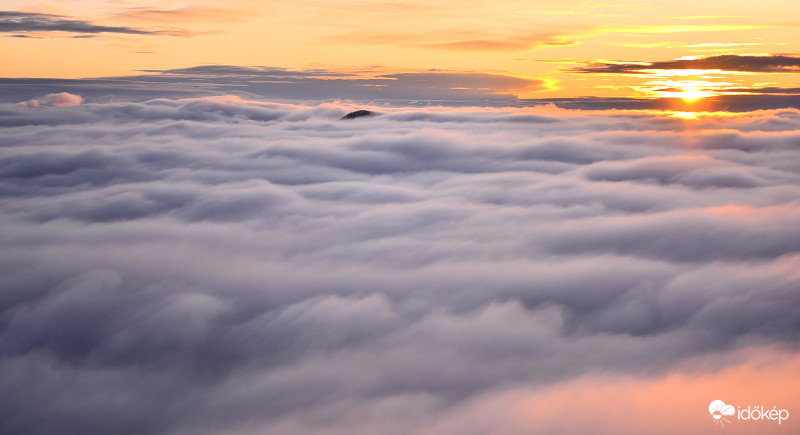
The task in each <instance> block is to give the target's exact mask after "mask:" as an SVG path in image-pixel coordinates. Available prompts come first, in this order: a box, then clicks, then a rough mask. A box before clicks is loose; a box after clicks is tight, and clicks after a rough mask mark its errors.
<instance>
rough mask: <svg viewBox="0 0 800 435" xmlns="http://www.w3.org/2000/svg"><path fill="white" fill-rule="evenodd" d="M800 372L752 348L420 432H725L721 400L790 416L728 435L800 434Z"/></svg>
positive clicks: (544, 391) (566, 390) (780, 357)
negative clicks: (713, 411)
mask: <svg viewBox="0 0 800 435" xmlns="http://www.w3.org/2000/svg"><path fill="white" fill-rule="evenodd" d="M730 363H733V364H732V365H730V366H728V364H730ZM723 367H724V368H723ZM798 373H800V355H798V354H796V353H788V352H786V351H782V350H779V349H775V348H749V349H744V350H741V351H739V352H737V353H734V354H729V355H726V356H714V357H705V358H699V359H697V360H695V361H693V362H692V363H690V365H689V366H687V367H684V368H683V369H682V370H680V371H676V372H674V373H672V374H670V375H667V376H665V377H660V378H651V379H641V378H635V377H626V376H612V375H591V376H586V377H584V378H581V379H577V380H573V381H568V382H565V383H561V384H557V385H553V386H548V387H543V388H532V389H531V388H518V389H513V390H508V391H504V392H495V393H489V394H485V395H482V396H479V397H477V398H475V399H473V400H472V401H470V402H469V403H467V404H465V405H463V406H460V407H458V408H457V409H454V410H453V411H451V412H450V413H449V414H448V415H447V416H445V417H444V418H441V419H439V420H438V421H437V422H435V423H434V424H432V425H431V426H430V427H429V428H426V430H423V431H420V432H418V433H424V434H431V435H432V434H455V433H465V432H466V431H468V430H471V431H472V432H473V433H503V434H508V435H517V434H519V435H522V434H531V433H558V434H576V435H577V434H588V433H591V434H609V435H611V434H633V433H647V434H653V435H659V434H663V435H672V434H675V433H712V432H713V431H714V430H715V429H720V428H718V427H716V426H715V424H714V420H713V419H712V417H711V415H710V414H709V412H708V405H709V403H710V402H711V401H712V400H717V399H719V400H723V401H724V402H725V403H727V404H731V405H733V406H734V408H737V407H747V406H756V405H757V406H762V405H763V406H764V407H765V408H767V407H768V408H770V409H771V408H772V407H773V406H776V407H777V408H778V409H787V410H788V411H789V413H790V417H789V419H788V420H786V421H783V422H782V423H781V424H780V425H778V424H777V423H776V422H774V421H741V420H738V419H737V418H736V416H734V417H733V419H732V421H731V422H730V423H729V424H726V426H725V429H724V430H725V434H726V435H740V434H754V433H773V434H795V433H798V430H800V390H799V389H797V388H793V385H794V384H796V381H797V374H798ZM728 418H729V419H731V417H728Z"/></svg>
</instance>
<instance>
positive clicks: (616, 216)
mask: <svg viewBox="0 0 800 435" xmlns="http://www.w3.org/2000/svg"><path fill="white" fill-rule="evenodd" d="M416 79H426V78H425V77H422V78H420V77H417V78H416ZM397 80H399V81H402V80H403V77H398V78H397ZM356 108H366V109H370V110H373V111H376V112H379V113H380V114H379V115H377V116H373V117H364V118H358V119H353V120H346V121H341V120H340V119H341V118H342V116H343V115H345V114H346V113H348V112H349V111H352V110H355V109H356ZM696 118H697V119H691V120H686V119H681V118H676V117H674V114H673V113H668V112H667V113H661V112H645V111H627V112H626V111H614V112H578V111H569V110H562V109H557V108H555V107H552V106H551V107H541V108H534V109H510V108H505V109H490V108H483V109H477V108H461V109H458V108H445V107H432V108H425V109H408V108H392V107H369V106H349V105H342V104H320V105H293V104H278V103H265V102H254V101H246V100H243V99H241V98H237V97H216V98H202V99H186V100H170V99H155V100H150V101H146V102H114V103H102V104H100V103H91V102H90V103H84V104H80V105H75V106H64V107H58V106H56V107H28V106H26V105H24V104H3V105H0V129H1V130H2V131H0V142H2V147H0V194H1V195H2V197H3V200H2V201H0V224H2V227H3V229H4V231H3V235H2V239H3V244H4V246H5V247H6V249H4V250H3V251H2V254H0V268H1V269H2V271H3V273H2V274H0V288H2V289H3V291H2V294H1V295H2V298H0V325H2V329H0V392H2V397H5V398H10V397H13V400H12V399H9V400H5V401H4V405H3V406H2V407H0V432H3V433H26V434H31V435H36V434H47V433H54V432H63V433H115V434H128V433H130V434H186V433H192V434H217V433H271V434H272V433H277V434H307V433H328V434H340V433H341V434H344V433H347V434H352V433H357V434H369V433H387V434H392V433H397V434H400V433H445V434H448V433H453V434H455V433H464V431H465V430H466V429H470V430H474V431H476V432H478V433H530V432H537V431H539V432H547V433H585V429H586V427H584V426H580V425H575V424H569V425H562V424H559V423H558V421H557V419H556V418H555V417H554V416H570V417H571V418H572V419H573V420H572V421H577V420H578V417H580V416H577V417H576V416H575V414H573V413H572V411H573V408H564V407H561V406H560V405H559V404H564V406H566V402H564V401H565V400H567V399H566V398H568V397H570V394H571V393H570V392H590V391H592V390H593V386H594V385H600V386H601V388H606V389H605V390H602V391H608V392H609V394H610V395H611V396H614V395H615V394H626V392H631V391H640V390H637V388H651V387H652V388H656V390H657V391H661V390H660V389H659V388H660V387H658V385H660V384H659V382H658V379H661V378H662V377H664V376H667V377H668V379H671V378H669V377H670V376H676V375H677V376H679V377H680V379H682V380H683V381H682V382H684V385H688V386H687V389H689V390H691V391H692V392H693V394H695V395H696V394H709V395H714V394H716V392H715V391H706V389H703V388H700V387H698V386H697V385H698V384H695V383H693V381H692V379H695V378H694V377H693V376H698V377H700V378H702V377H703V376H713V373H714V372H716V371H718V370H723V369H726V368H727V367H732V366H736V365H737V364H745V363H743V362H742V358H736V357H731V356H730V355H736V354H744V355H762V356H763V355H774V357H773V358H774V360H778V359H780V358H782V357H781V356H780V355H789V356H788V358H792V359H791V361H796V352H797V348H796V347H797V346H796V344H797V342H798V338H800V320H798V319H800V312H798V307H800V294H798V292H797V289H798V288H799V287H800V277H799V276H798V274H797V267H796V266H797V263H798V261H800V237H798V235H799V234H800V218H799V217H800V203H799V202H798V199H797V198H800V161H799V160H798V158H797V149H796V148H797V147H796V144H797V143H798V141H800V133H798V132H800V111H798V110H794V109H785V110H774V111H758V112H750V113H744V114H735V115H734V114H730V113H718V114H699V115H697V117H696ZM759 349H775V353H770V354H766V353H762V352H760V351H759ZM706 360H708V361H713V362H714V363H713V364H709V363H698V361H706ZM767 361H768V362H771V361H773V359H768V360H767ZM763 364H764V363H763V362H762V363H761V366H763ZM792 364H794V365H796V364H795V363H792ZM794 365H792V366H787V367H789V368H787V369H786V370H784V371H783V372H785V373H793V372H792V370H793V369H792V367H794ZM776 370H777V369H776ZM781 370H783V369H781ZM623 375H624V376H626V377H628V378H627V379H629V383H627V382H628V381H625V382H623V383H621V384H615V385H618V386H616V387H615V386H608V384H607V383H605V382H606V381H607V380H608V379H615V377H618V376H623ZM684 375H685V376H684ZM686 379H688V380H686ZM739 379H740V380H742V382H744V384H741V385H739V387H741V388H742V389H749V384H747V383H748V382H756V383H757V382H761V380H763V379H764V378H763V377H758V376H753V377H740V378H739ZM752 379H757V381H753V380H752ZM774 382H779V381H774ZM780 382H783V381H780ZM721 384H722V383H720V385H721ZM667 385H672V384H667ZM725 385H729V384H728V383H726V384H725ZM776 385H778V384H776ZM562 386H564V389H561V387H562ZM792 391H793V390H792ZM587 394H588V393H587ZM547 397H555V398H557V399H559V400H561V401H548V400H546V399H547ZM583 397H584V400H585V401H586V402H587V403H593V404H602V403H604V402H607V401H608V400H607V398H606V397H605V396H602V395H591V394H589V395H588V396H583ZM787 397H788V396H787ZM793 397H794V396H793ZM718 398H721V397H708V398H707V399H708V400H705V398H704V399H703V401H704V403H701V404H700V406H699V407H698V408H697V413H698V414H699V415H703V413H706V412H707V411H706V409H707V406H708V402H709V401H710V400H713V399H718ZM795 398H796V397H795ZM721 399H725V398H724V397H722V398H721ZM728 400H733V399H728ZM792 400H795V399H792ZM548 403H549V406H551V407H553V409H552V413H548V414H537V413H536V412H537V411H536V409H537V408H538V405H539V404H541V405H542V406H544V405H543V404H548ZM637 403H640V402H637ZM670 403H677V402H670ZM793 403H796V402H793ZM507 405H508V406H507ZM509 409H510V411H509ZM498 410H504V411H503V413H500V414H498ZM525 410H528V411H525ZM523 411H524V412H523ZM506 412H508V413H506ZM526 412H531V414H530V415H529V418H530V419H531V420H524V419H523V420H521V421H508V420H503V419H498V418H496V417H497V416H498V415H509V416H516V417H517V418H522V417H524V415H525V413H526ZM593 412H594V411H587V414H586V415H595V414H594V413H593ZM680 412H681V413H680V414H679V415H690V411H680ZM654 414H655V411H652V410H649V411H647V413H645V415H654ZM597 415H598V416H599V415H601V414H597ZM614 415H622V414H614ZM658 415H664V414H663V413H658ZM641 421H643V420H638V419H633V420H631V421H627V422H626V423H625V425H624V426H614V425H616V424H617V422H616V420H615V419H612V418H608V419H606V418H599V417H598V418H596V419H592V422H593V423H594V425H592V426H591V431H593V432H596V433H615V432H619V431H614V430H613V428H614V427H617V428H619V427H622V428H633V429H636V430H638V429H639V428H642V427H644V426H641V425H637V424H638V423H637V422H641ZM467 423H468V425H467V426H465V424H467ZM705 423H708V422H705V421H704V422H703V424H705ZM654 424H655V423H654ZM693 424H694V420H688V421H683V422H681V423H680V424H677V423H676V426H675V427H687V428H690V429H687V430H686V431H687V432H688V431H691V430H694V431H696V432H699V431H705V430H707V429H706V426H703V427H699V428H698V427H696V426H693ZM708 424H713V423H708ZM506 429H508V431H506ZM529 429H530V431H528V430H529Z"/></svg>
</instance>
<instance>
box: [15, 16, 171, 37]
mask: <svg viewBox="0 0 800 435" xmlns="http://www.w3.org/2000/svg"><path fill="white" fill-rule="evenodd" d="M28 32H30V33H33V32H36V33H46V32H67V33H81V34H97V33H121V34H129V35H173V34H175V32H173V31H168V30H146V29H139V28H135V27H127V26H105V25H100V24H95V23H91V22H89V21H86V20H81V19H74V18H70V17H64V16H60V15H53V14H40V13H29V12H13V11H0V33H28Z"/></svg>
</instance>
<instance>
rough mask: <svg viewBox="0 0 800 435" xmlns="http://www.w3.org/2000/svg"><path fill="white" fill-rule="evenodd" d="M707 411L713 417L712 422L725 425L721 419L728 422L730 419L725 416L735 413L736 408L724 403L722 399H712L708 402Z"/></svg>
mask: <svg viewBox="0 0 800 435" xmlns="http://www.w3.org/2000/svg"><path fill="white" fill-rule="evenodd" d="M708 413H709V414H711V417H713V418H714V423H716V424H721V425H722V426H725V423H723V421H725V422H728V423H730V420H728V419H726V418H725V416H726V415H733V414H735V413H736V410H735V409H734V408H733V406H732V405H726V404H725V402H723V401H722V400H714V401H713V402H711V403H709V404H708Z"/></svg>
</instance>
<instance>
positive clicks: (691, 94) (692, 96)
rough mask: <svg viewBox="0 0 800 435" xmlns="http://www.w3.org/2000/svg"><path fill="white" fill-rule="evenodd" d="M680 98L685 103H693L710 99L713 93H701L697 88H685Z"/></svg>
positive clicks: (680, 93)
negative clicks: (702, 99)
mask: <svg viewBox="0 0 800 435" xmlns="http://www.w3.org/2000/svg"><path fill="white" fill-rule="evenodd" d="M679 96H680V97H681V98H682V99H683V101H686V102H687V103H693V102H695V101H697V100H699V99H701V98H706V97H710V96H711V92H707V91H701V90H699V89H697V88H685V89H684V90H683V91H681V92H679Z"/></svg>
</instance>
